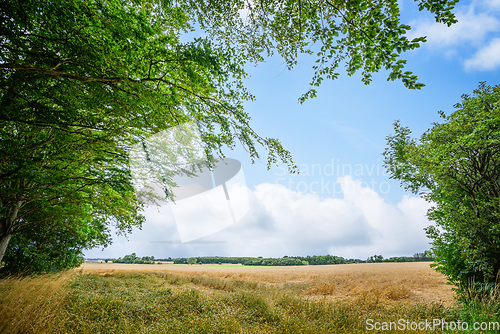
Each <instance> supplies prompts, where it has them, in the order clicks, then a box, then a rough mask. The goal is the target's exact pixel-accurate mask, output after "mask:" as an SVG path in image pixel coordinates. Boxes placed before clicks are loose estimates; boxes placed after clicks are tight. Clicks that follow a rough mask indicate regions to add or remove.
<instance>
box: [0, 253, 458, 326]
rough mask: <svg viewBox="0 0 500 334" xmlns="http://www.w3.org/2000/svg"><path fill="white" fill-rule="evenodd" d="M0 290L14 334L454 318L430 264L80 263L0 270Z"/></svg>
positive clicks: (1, 319)
mask: <svg viewBox="0 0 500 334" xmlns="http://www.w3.org/2000/svg"><path fill="white" fill-rule="evenodd" d="M0 296H1V297H0V332H1V333H13V334H14V333H16V334H17V333H363V332H367V331H366V324H365V322H366V321H367V319H377V320H380V321H398V319H408V320H409V321H424V320H425V319H447V321H450V320H454V319H458V317H459V315H457V314H458V313H457V312H458V311H459V309H458V308H457V304H456V303H455V301H454V298H453V297H454V292H453V290H452V287H451V286H449V285H447V284H446V281H445V279H444V277H443V276H442V275H441V274H439V273H436V272H435V271H434V270H433V269H431V268H430V267H429V263H371V264H350V265H325V266H300V267H245V266H232V267H224V266H204V265H203V266H202V265H198V266H197V265H192V266H189V265H158V264H157V265H126V264H92V263H86V264H84V265H82V266H81V267H80V268H77V269H72V270H69V271H66V272H63V273H59V274H56V275H41V276H37V277H10V278H5V279H1V280H0ZM389 332H390V331H389ZM394 332H397V333H405V332H413V331H400V330H398V331H394ZM433 332H434V331H433ZM438 332H439V331H438ZM429 333H430V331H429Z"/></svg>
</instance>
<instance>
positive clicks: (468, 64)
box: [465, 38, 500, 71]
mask: <svg viewBox="0 0 500 334" xmlns="http://www.w3.org/2000/svg"><path fill="white" fill-rule="evenodd" d="M498 67H500V38H494V39H493V40H491V42H490V43H489V44H488V45H487V46H485V47H484V48H482V49H480V50H479V51H478V52H477V53H476V54H475V55H474V56H473V57H472V58H470V59H467V60H466V61H465V69H466V70H479V71H488V70H494V69H497V68H498Z"/></svg>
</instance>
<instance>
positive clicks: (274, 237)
mask: <svg viewBox="0 0 500 334" xmlns="http://www.w3.org/2000/svg"><path fill="white" fill-rule="evenodd" d="M399 2H400V5H401V7H402V21H403V22H406V23H409V24H410V25H411V26H412V30H411V32H410V36H422V35H425V36H427V40H428V42H427V43H426V44H424V45H423V46H422V47H421V48H419V49H417V50H414V51H411V52H408V53H406V54H405V55H404V57H403V58H404V59H407V60H408V63H407V67H406V69H407V70H410V71H413V72H414V74H416V75H418V77H419V80H420V81H421V82H423V83H424V84H425V85H426V86H425V87H424V88H423V89H422V90H408V89H406V88H405V87H404V86H403V84H402V83H401V82H399V81H390V82H388V81H386V78H387V72H385V71H381V72H380V73H377V74H375V75H374V76H373V82H372V83H371V84H370V85H368V86H365V85H364V84H363V83H362V82H361V80H360V79H361V77H360V75H354V76H352V77H349V76H347V75H346V74H344V73H342V72H341V76H340V78H339V79H337V80H335V81H324V82H323V84H322V86H321V87H320V88H319V89H318V97H316V98H314V99H312V100H308V101H306V102H305V103H304V104H302V105H300V104H299V103H298V102H297V101H298V98H299V97H300V96H301V94H302V93H304V92H306V91H307V89H308V83H309V81H310V78H311V76H312V74H313V72H312V69H311V66H312V64H313V62H314V59H313V58H308V57H305V56H303V57H300V58H299V64H298V65H297V66H296V68H295V69H294V70H292V71H287V70H285V66H284V64H283V61H282V60H281V59H280V58H278V57H273V58H269V59H266V62H265V63H261V64H259V65H258V66H257V67H253V66H248V68H247V70H248V72H249V74H250V75H251V77H250V78H249V79H248V80H247V81H246V86H247V88H248V89H249V90H250V91H251V92H252V93H253V94H254V95H255V96H256V101H254V102H251V103H247V104H246V106H245V107H246V111H247V112H248V113H249V114H250V116H251V117H252V123H251V124H252V126H253V128H254V129H255V130H256V131H257V133H259V134H260V135H262V136H269V137H275V138H278V139H279V140H280V141H281V142H282V144H283V146H284V147H285V148H286V149H288V150H289V151H290V152H291V153H292V156H293V159H294V161H295V163H296V164H297V165H298V167H299V170H300V171H301V173H300V174H299V175H288V174H287V173H285V169H284V168H283V167H274V168H272V169H271V170H267V168H266V161H265V152H264V151H263V150H262V153H263V159H262V161H258V162H257V163H255V164H251V162H250V159H249V158H248V156H247V154H246V152H244V151H243V150H242V149H241V148H236V149H235V150H234V151H227V156H228V157H230V158H234V159H237V160H239V161H240V162H241V163H242V170H243V172H244V176H245V180H246V186H247V187H248V198H249V203H250V209H249V211H248V214H247V215H246V216H245V217H244V218H243V219H241V220H239V221H237V222H236V223H235V224H234V225H232V226H230V227H228V228H226V229H224V230H222V231H219V232H216V233H214V234H211V235H209V236H207V237H205V238H201V239H198V240H195V241H193V242H189V243H182V242H181V241H180V238H179V233H178V231H177V226H176V222H175V219H173V217H172V213H171V210H170V209H169V208H168V207H164V208H161V209H160V210H158V209H157V208H149V209H148V210H147V211H146V218H147V220H146V223H145V225H144V227H143V229H142V231H139V230H135V231H134V232H133V234H132V235H130V236H129V237H128V241H127V239H125V238H123V237H114V240H115V241H114V244H113V245H111V246H110V247H108V248H106V249H104V251H102V250H101V249H93V250H89V251H86V252H85V255H86V257H89V258H90V257H118V256H123V255H125V254H129V253H132V252H135V253H137V255H139V256H144V255H153V256H155V257H157V258H164V257H169V256H171V257H180V256H183V257H188V256H216V255H218V256H283V255H289V256H293V255H304V256H305V255H314V254H316V255H324V254H332V255H338V256H344V257H353V258H366V257H368V256H370V255H373V254H382V255H384V256H385V257H389V256H396V255H412V254H413V253H415V252H421V251H423V250H425V249H428V248H429V245H428V241H427V239H426V237H425V232H424V231H423V228H424V227H425V226H428V225H429V224H430V222H428V221H427V219H426V218H425V213H426V210H427V209H428V208H429V203H426V202H425V201H423V200H422V199H420V198H418V197H416V196H413V195H412V194H409V193H405V192H404V190H403V189H401V188H400V187H399V183H398V182H397V181H394V180H390V179H389V177H388V176H387V175H386V174H385V172H384V168H383V167H382V159H383V158H382V152H383V151H384V148H385V137H386V136H387V135H389V134H391V133H392V124H393V122H394V121H395V120H396V119H400V120H401V123H402V124H403V125H405V126H409V127H410V128H411V129H412V131H413V133H414V135H415V136H416V137H418V136H420V135H421V134H422V133H423V132H424V131H425V130H427V129H428V128H429V127H430V125H431V123H432V122H436V121H439V120H440V118H439V117H438V113H437V111H438V110H443V111H444V112H445V113H446V114H449V113H451V112H452V111H453V110H454V109H453V105H454V104H455V103H457V102H459V101H460V96H461V95H462V94H464V93H467V94H470V93H472V91H473V90H474V89H475V88H477V86H478V84H479V82H480V81H486V82H487V84H490V85H496V84H499V82H498V80H499V74H500V0H482V1H460V3H459V5H458V6H457V7H456V10H455V13H456V15H457V18H458V20H459V22H458V23H457V24H455V25H454V26H452V27H449V28H448V27H446V26H445V25H442V24H437V23H434V21H433V16H432V15H431V14H429V13H427V12H419V11H418V9H417V7H416V5H415V4H414V3H413V1H410V0H403V1H399ZM196 219H199V220H200V221H202V220H203V219H204V218H203V216H200V217H198V218H196Z"/></svg>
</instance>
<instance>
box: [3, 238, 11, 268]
mask: <svg viewBox="0 0 500 334" xmlns="http://www.w3.org/2000/svg"><path fill="white" fill-rule="evenodd" d="M11 237H12V234H7V235H3V236H2V237H1V238H0V263H1V262H2V259H3V255H4V254H5V251H6V250H7V245H8V244H9V241H10V238H11Z"/></svg>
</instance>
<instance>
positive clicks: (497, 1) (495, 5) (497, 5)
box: [476, 0, 500, 11]
mask: <svg viewBox="0 0 500 334" xmlns="http://www.w3.org/2000/svg"><path fill="white" fill-rule="evenodd" d="M476 3H479V4H480V5H481V6H483V7H485V8H486V9H487V10H490V11H494V10H500V0H481V1H476Z"/></svg>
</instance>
